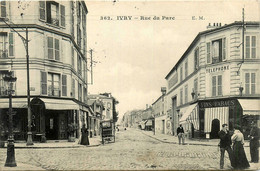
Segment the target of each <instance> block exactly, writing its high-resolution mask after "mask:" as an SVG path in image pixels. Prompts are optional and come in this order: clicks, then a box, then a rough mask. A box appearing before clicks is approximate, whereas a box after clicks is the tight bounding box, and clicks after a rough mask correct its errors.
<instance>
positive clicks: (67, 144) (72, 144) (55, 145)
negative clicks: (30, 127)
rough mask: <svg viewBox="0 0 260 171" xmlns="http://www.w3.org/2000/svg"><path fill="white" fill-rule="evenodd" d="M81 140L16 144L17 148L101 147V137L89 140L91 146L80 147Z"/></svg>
mask: <svg viewBox="0 0 260 171" xmlns="http://www.w3.org/2000/svg"><path fill="white" fill-rule="evenodd" d="M78 141H79V139H76V141H75V142H68V140H47V142H46V143H40V142H33V143H34V144H33V145H29V146H27V145H26V142H25V141H23V142H15V143H14V146H15V148H82V147H95V146H99V145H101V138H100V136H96V137H92V138H89V144H90V145H80V144H78ZM5 148H7V142H6V143H5Z"/></svg>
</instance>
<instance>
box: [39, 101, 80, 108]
mask: <svg viewBox="0 0 260 171" xmlns="http://www.w3.org/2000/svg"><path fill="white" fill-rule="evenodd" d="M40 99H41V100H42V101H43V102H44V104H45V108H46V109H49V110H79V104H77V103H75V102H73V101H72V100H64V99H48V98H40Z"/></svg>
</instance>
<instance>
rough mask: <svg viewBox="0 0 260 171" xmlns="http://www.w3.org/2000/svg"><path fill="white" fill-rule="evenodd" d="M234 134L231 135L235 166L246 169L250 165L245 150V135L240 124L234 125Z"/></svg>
mask: <svg viewBox="0 0 260 171" xmlns="http://www.w3.org/2000/svg"><path fill="white" fill-rule="evenodd" d="M234 129H235V130H234V134H233V135H232V137H231V140H232V141H233V156H234V168H235V169H246V168H248V167H250V165H249V163H248V160H247V158H246V153H245V150H244V136H243V134H242V133H241V131H240V127H239V126H235V127H234Z"/></svg>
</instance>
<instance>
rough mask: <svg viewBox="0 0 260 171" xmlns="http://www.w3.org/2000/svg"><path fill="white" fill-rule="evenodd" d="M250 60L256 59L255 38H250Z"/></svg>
mask: <svg viewBox="0 0 260 171" xmlns="http://www.w3.org/2000/svg"><path fill="white" fill-rule="evenodd" d="M251 58H254V59H255V58H256V36H252V37H251Z"/></svg>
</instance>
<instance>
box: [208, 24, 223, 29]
mask: <svg viewBox="0 0 260 171" xmlns="http://www.w3.org/2000/svg"><path fill="white" fill-rule="evenodd" d="M218 27H221V23H213V24H211V23H209V25H208V26H207V29H215V28H218Z"/></svg>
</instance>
